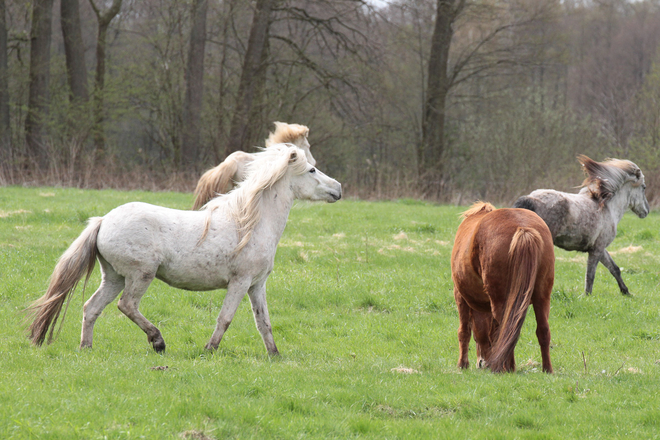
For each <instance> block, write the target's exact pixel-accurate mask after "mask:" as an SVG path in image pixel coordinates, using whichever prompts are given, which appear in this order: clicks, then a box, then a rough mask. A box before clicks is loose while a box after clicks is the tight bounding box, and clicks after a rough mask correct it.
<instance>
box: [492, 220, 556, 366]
mask: <svg viewBox="0 0 660 440" xmlns="http://www.w3.org/2000/svg"><path fill="white" fill-rule="evenodd" d="M542 244H543V239H542V238H541V234H539V233H538V232H537V231H536V230H534V229H530V228H523V227H521V228H518V230H517V231H516V233H515V234H514V235H513V239H512V240H511V245H510V246H509V296H508V298H507V302H506V308H505V310H504V318H503V319H502V322H501V323H500V330H499V336H498V337H497V341H496V342H495V346H494V347H493V351H492V355H491V358H490V361H489V364H490V369H491V370H492V371H493V372H496V373H498V372H502V371H514V370H515V369H516V366H515V364H514V363H513V362H512V359H513V351H514V349H515V346H516V342H518V338H519V337H520V329H521V328H522V325H523V322H525V315H527V308H528V307H529V304H530V302H531V299H532V292H534V285H535V284H536V273H537V271H538V262H539V259H540V257H541V246H542Z"/></svg>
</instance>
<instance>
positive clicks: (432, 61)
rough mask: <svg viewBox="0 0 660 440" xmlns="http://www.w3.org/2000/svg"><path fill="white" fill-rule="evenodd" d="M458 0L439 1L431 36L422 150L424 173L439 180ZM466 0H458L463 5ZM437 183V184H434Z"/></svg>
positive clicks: (420, 163) (422, 173)
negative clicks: (450, 50) (450, 59)
mask: <svg viewBox="0 0 660 440" xmlns="http://www.w3.org/2000/svg"><path fill="white" fill-rule="evenodd" d="M455 3H456V0H438V8H437V13H436V19H435V28H434V30H433V37H432V39H431V53H430V57H429V66H428V78H427V95H426V102H425V104H424V119H423V121H422V145H421V148H420V150H421V151H419V152H418V161H419V165H420V167H419V168H420V175H421V176H423V178H424V179H425V180H426V181H427V182H429V183H430V184H433V182H435V183H438V184H439V181H440V176H441V173H442V162H441V161H442V153H443V151H444V148H445V139H444V137H445V105H446V101H447V93H448V91H449V86H450V82H449V78H448V76H447V67H448V61H449V47H450V45H451V40H452V36H453V32H454V31H453V28H452V24H453V22H454V19H455V18H456V13H457V9H456V8H455V7H454V4H455ZM462 3H464V2H463V1H462V0H459V1H458V4H459V7H462ZM434 186H435V185H434Z"/></svg>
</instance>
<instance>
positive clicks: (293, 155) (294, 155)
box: [289, 149, 298, 163]
mask: <svg viewBox="0 0 660 440" xmlns="http://www.w3.org/2000/svg"><path fill="white" fill-rule="evenodd" d="M297 159H298V152H297V151H296V150H294V149H292V150H291V153H289V163H293V162H295V161H296V160H297Z"/></svg>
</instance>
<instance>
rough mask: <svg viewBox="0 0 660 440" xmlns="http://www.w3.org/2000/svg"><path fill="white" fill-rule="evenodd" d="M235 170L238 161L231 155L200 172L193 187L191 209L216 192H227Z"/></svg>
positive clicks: (205, 201)
mask: <svg viewBox="0 0 660 440" xmlns="http://www.w3.org/2000/svg"><path fill="white" fill-rule="evenodd" d="M237 170H238V162H237V161H236V160H235V159H234V158H232V157H227V159H225V161H224V162H222V163H221V164H220V165H218V166H217V167H215V168H211V169H210V170H208V171H207V172H205V173H204V174H202V177H200V178H199V182H197V187H196V188H195V203H194V205H193V209H194V210H198V209H199V208H201V207H202V206H204V205H206V204H207V203H208V202H209V201H210V200H211V199H213V198H214V197H216V196H217V195H218V194H224V193H225V192H227V190H228V187H229V185H230V183H231V181H232V177H234V174H236V171H237Z"/></svg>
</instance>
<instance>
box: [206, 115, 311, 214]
mask: <svg viewBox="0 0 660 440" xmlns="http://www.w3.org/2000/svg"><path fill="white" fill-rule="evenodd" d="M274 124H275V131H274V132H272V133H270V135H269V136H268V139H266V147H269V146H271V145H277V144H285V143H286V144H293V145H295V146H297V147H298V148H301V149H302V150H303V151H304V152H305V156H307V162H309V163H310V164H311V165H312V166H314V165H316V159H314V156H312V152H311V151H310V150H309V148H310V146H309V141H308V140H307V136H309V128H307V127H306V126H304V125H299V124H287V123H285V122H275V123H274ZM253 159H254V156H253V155H252V154H250V153H246V152H245V151H235V152H233V153H232V154H230V155H229V156H227V157H226V158H225V160H224V161H222V163H220V164H219V165H217V166H215V167H213V168H211V169H210V170H208V171H206V172H205V173H204V174H202V177H200V178H199V181H198V182H197V187H196V188H195V202H194V204H193V209H199V208H201V207H202V206H204V205H206V204H207V203H208V202H209V201H210V200H211V199H212V198H214V197H216V196H217V195H218V194H225V193H226V192H228V191H229V190H231V189H232V188H234V186H236V184H237V183H238V182H241V181H242V180H244V179H245V176H246V166H247V164H248V163H250V162H252V160H253Z"/></svg>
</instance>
